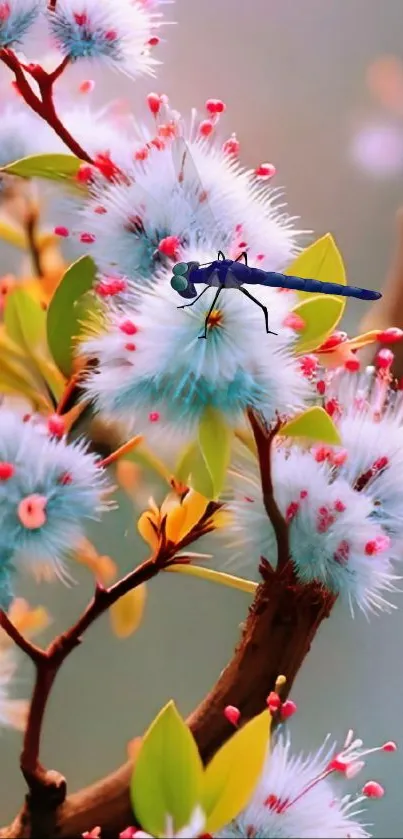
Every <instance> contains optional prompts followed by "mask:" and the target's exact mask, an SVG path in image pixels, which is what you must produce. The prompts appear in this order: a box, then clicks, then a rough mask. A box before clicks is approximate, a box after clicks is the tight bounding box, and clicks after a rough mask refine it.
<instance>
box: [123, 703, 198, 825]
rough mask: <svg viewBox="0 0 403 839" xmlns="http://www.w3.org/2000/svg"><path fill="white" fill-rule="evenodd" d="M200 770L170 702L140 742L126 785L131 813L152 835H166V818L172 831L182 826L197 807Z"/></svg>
mask: <svg viewBox="0 0 403 839" xmlns="http://www.w3.org/2000/svg"><path fill="white" fill-rule="evenodd" d="M202 783H203V767H202V762H201V759H200V756H199V752H198V749H197V746H196V743H195V741H194V739H193V736H192V734H191V732H190V730H189V728H188V726H187V725H186V723H185V722H184V721H183V720H182V718H181V716H180V715H179V713H178V711H177V709H176V707H175V704H174V702H168V704H167V705H166V706H165V708H163V709H162V711H160V713H159V714H158V716H157V717H156V719H155V720H154V722H153V723H152V724H151V726H150V728H149V729H148V731H147V733H146V734H145V736H144V738H143V742H142V746H141V749H140V752H139V754H138V756H137V759H136V764H135V768H134V772H133V776H132V780H131V785H130V796H131V802H132V807H133V811H134V813H135V816H136V818H137V819H138V820H139V822H140V824H141V826H142V828H143V829H144V830H146V831H148V832H149V833H151V835H152V836H157V837H160V836H161V837H162V836H165V835H166V832H165V831H166V817H167V816H168V815H170V816H171V817H172V819H173V823H174V824H173V826H174V831H175V832H176V831H177V830H180V828H181V827H184V826H185V825H186V824H187V822H188V821H189V818H190V816H191V814H192V812H193V810H194V809H195V807H196V806H197V805H198V804H200V799H201V794H202Z"/></svg>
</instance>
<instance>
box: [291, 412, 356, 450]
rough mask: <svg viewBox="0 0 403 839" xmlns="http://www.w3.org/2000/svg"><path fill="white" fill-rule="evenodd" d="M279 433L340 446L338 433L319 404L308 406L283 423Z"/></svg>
mask: <svg viewBox="0 0 403 839" xmlns="http://www.w3.org/2000/svg"><path fill="white" fill-rule="evenodd" d="M280 434H282V435H283V436H284V437H302V438H305V439H306V440H309V441H310V442H317V443H319V442H320V443H327V444H328V445H329V446H341V442H342V441H341V437H340V434H339V432H338V430H337V428H336V426H335V424H334V422H333V420H332V419H331V418H330V417H329V414H328V413H327V412H326V411H325V410H324V408H320V407H319V405H316V406H314V407H313V408H308V410H307V411H304V412H303V413H302V414H298V416H296V417H294V418H293V419H291V420H290V421H289V422H287V423H286V424H285V425H283V427H282V429H281V431H280Z"/></svg>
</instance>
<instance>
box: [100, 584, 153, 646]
mask: <svg viewBox="0 0 403 839" xmlns="http://www.w3.org/2000/svg"><path fill="white" fill-rule="evenodd" d="M146 600H147V586H146V584H145V583H143V585H140V586H137V588H134V589H133V591H128V593H127V594H125V595H123V597H121V598H120V599H119V600H117V602H116V603H114V604H113V606H111V608H110V610H109V614H110V619H111V625H112V629H113V631H114V633H115V635H116V636H117V637H118V638H128V637H129V635H133V633H134V632H136V630H137V629H138V628H139V626H140V624H141V621H142V620H143V615H144V609H145V605H146Z"/></svg>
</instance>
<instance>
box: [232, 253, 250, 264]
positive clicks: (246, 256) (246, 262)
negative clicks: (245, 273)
mask: <svg viewBox="0 0 403 839" xmlns="http://www.w3.org/2000/svg"><path fill="white" fill-rule="evenodd" d="M242 257H243V261H244V263H245V265H247V264H248V254H247V253H246V251H242V253H240V254H239V256H237V258H236V259H235V262H239V260H240V259H242Z"/></svg>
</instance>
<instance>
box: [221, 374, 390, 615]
mask: <svg viewBox="0 0 403 839" xmlns="http://www.w3.org/2000/svg"><path fill="white" fill-rule="evenodd" d="M324 382H325V379H324ZM323 403H324V406H325V407H326V408H327V410H328V411H329V413H330V414H331V415H332V419H333V421H335V422H336V424H337V427H338V430H339V433H340V436H341V440H342V447H339V448H337V447H336V448H334V447H328V446H312V447H311V449H310V450H301V449H300V448H299V447H297V446H294V445H292V446H289V445H284V444H279V445H278V446H276V447H275V449H274V451H273V453H272V474H273V484H274V494H275V497H276V500H277V503H278V505H279V508H280V510H281V512H282V514H283V516H284V517H285V519H286V521H287V522H288V525H289V539H290V549H291V557H292V560H293V562H294V564H295V568H296V571H297V575H298V578H299V580H300V581H301V582H302V583H309V582H312V581H316V582H319V583H320V584H321V585H323V586H325V588H327V589H328V590H330V591H331V592H332V593H333V594H336V595H340V596H341V597H343V598H344V599H345V600H347V602H348V603H349V604H350V608H351V610H353V609H354V606H355V605H357V606H358V607H359V608H360V609H361V610H363V611H364V612H366V613H368V612H373V611H376V610H385V609H390V608H392V607H391V605H390V604H389V603H388V602H387V601H386V600H385V598H384V594H385V592H387V591H394V590H396V588H395V583H396V581H397V580H398V577H397V576H396V575H395V573H394V563H395V562H396V561H398V560H399V559H400V556H401V545H402V538H403V516H402V504H403V497H402V489H401V472H402V466H403V462H402V461H403V428H402V418H403V402H402V395H401V394H400V393H396V392H394V391H392V390H391V389H390V387H389V385H388V382H387V381H386V380H385V376H384V371H382V370H378V371H376V370H374V368H369V369H367V371H366V372H365V373H363V374H356V373H349V372H348V371H336V372H333V373H330V374H328V376H327V377H326V387H325V392H324V394H323ZM230 509H231V510H232V514H233V528H234V532H235V536H236V539H237V540H238V541H240V542H241V543H242V546H243V547H242V553H243V555H245V545H247V546H249V547H250V548H251V555H252V558H253V560H254V562H255V563H256V567H257V565H258V559H259V557H260V556H262V555H264V556H266V557H267V558H268V559H269V560H273V558H275V556H276V540H275V536H274V531H273V528H272V525H271V523H270V521H269V519H268V517H267V514H266V511H265V509H264V505H263V500H262V492H261V486H260V480H259V477H258V472H257V465H256V466H255V467H253V466H251V465H250V464H249V466H248V467H247V469H246V470H244V472H243V474H236V476H235V478H234V500H233V501H232V502H231V504H230ZM249 555H250V554H249ZM248 574H249V575H250V572H249V569H248Z"/></svg>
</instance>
